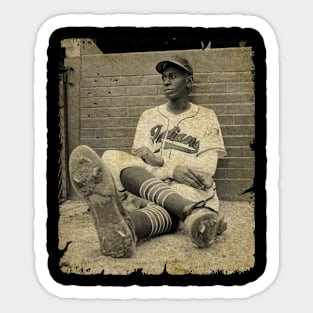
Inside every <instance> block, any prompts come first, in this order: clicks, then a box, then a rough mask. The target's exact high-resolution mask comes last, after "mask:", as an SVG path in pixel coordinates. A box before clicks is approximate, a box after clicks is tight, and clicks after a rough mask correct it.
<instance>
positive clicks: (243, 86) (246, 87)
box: [225, 82, 254, 93]
mask: <svg viewBox="0 0 313 313" xmlns="http://www.w3.org/2000/svg"><path fill="white" fill-rule="evenodd" d="M225 89H226V92H230V93H236V92H240V93H253V92H254V83H253V82H238V83H227V84H225Z"/></svg>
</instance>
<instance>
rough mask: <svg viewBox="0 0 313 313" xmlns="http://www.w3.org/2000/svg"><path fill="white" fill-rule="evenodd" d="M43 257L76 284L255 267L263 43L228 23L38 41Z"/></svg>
mask: <svg viewBox="0 0 313 313" xmlns="http://www.w3.org/2000/svg"><path fill="white" fill-rule="evenodd" d="M47 58H48V62H47V102H46V104H42V105H46V107H47V116H46V118H47V142H48V145H47V160H46V165H47V215H48V217H47V223H46V227H47V245H46V248H47V253H48V268H49V272H50V275H51V277H52V278H53V279H54V280H55V281H56V282H57V283H59V284H62V285H77V286H132V285H138V286H164V285H167V286H216V285H222V286H235V285H236V286H238V285H246V284H248V283H251V282H254V281H256V280H257V279H258V278H259V277H261V276H262V274H263V273H264V271H265V268H266V260H267V251H266V246H267V243H266V216H267V203H266V188H265V181H266V174H267V167H266V106H267V95H266V72H267V69H266V48H265V45H264V41H263V38H262V36H261V35H260V33H259V32H258V31H257V30H255V29H253V28H240V27H235V26H234V27H216V28H214V27H173V26H169V27H166V26H164V27H103V28H101V27H64V28H59V29H56V30H55V31H54V32H53V33H52V34H51V36H50V39H49V46H48V49H47Z"/></svg>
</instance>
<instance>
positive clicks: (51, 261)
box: [46, 27, 267, 286]
mask: <svg viewBox="0 0 313 313" xmlns="http://www.w3.org/2000/svg"><path fill="white" fill-rule="evenodd" d="M208 37H209V38H212V42H214V43H216V46H214V45H213V46H212V48H215V47H227V46H229V45H234V42H239V41H246V42H247V43H248V44H249V45H250V46H252V49H253V52H254V55H253V62H254V65H255V78H254V79H255V142H254V144H253V145H252V146H251V149H253V150H254V151H255V178H254V185H253V186H252V187H251V189H250V190H249V191H251V192H253V193H254V195H255V212H254V213H255V265H254V267H253V268H252V269H251V270H249V271H246V272H243V273H242V272H238V273H237V272H236V273H233V274H230V275H225V274H223V273H222V272H218V273H214V274H209V275H195V274H187V275H170V274H168V273H167V271H166V267H165V268H164V271H163V273H162V274H161V275H147V274H143V273H142V271H141V269H138V270H136V271H135V272H133V273H131V274H129V275H103V274H97V275H79V274H66V273H63V272H61V270H60V267H59V260H60V258H61V257H62V255H63V253H64V252H63V251H60V250H59V249H58V219H59V199H58V175H57V173H58V169H59V165H58V158H59V151H60V149H61V146H60V142H59V131H60V129H59V126H58V110H59V107H58V75H59V64H60V58H62V57H63V55H62V49H61V40H63V39H66V38H115V39H116V40H119V41H123V40H127V39H128V40H129V38H131V40H132V41H131V42H129V43H130V45H120V46H119V45H118V44H117V43H118V41H115V42H112V45H111V46H110V47H109V49H108V51H106V52H107V53H111V52H114V53H119V52H120V53H122V52H133V51H134V49H135V48H136V45H135V46H132V45H131V43H136V42H140V43H141V44H142V46H140V45H138V47H137V49H138V50H137V51H148V50H149V49H152V50H156V45H157V46H158V47H159V49H158V50H159V51H161V50H167V49H169V47H172V48H171V49H173V50H174V49H175V50H180V49H182V50H184V49H188V48H187V47H186V45H185V44H184V43H186V42H188V47H189V49H194V48H195V46H194V45H196V44H197V43H198V42H199V40H201V38H208ZM171 38H181V39H182V40H181V41H176V43H175V44H176V46H175V44H174V43H173V42H171V40H170V39H171ZM186 39H189V41H188V40H186ZM100 45H101V43H100ZM171 45H172V46H171ZM219 45H220V46H219ZM126 46H127V47H128V48H127V51H126V50H125V49H126V48H125V47H126ZM129 49H132V50H131V51H129ZM141 49H144V50H141ZM47 55H48V62H47V78H48V80H47V117H46V118H47V129H48V133H47V141H48V147H47V172H46V175H47V176H46V177H47V210H48V218H47V224H46V226H47V251H48V254H49V257H48V268H49V272H50V274H51V276H52V278H53V279H54V280H55V281H56V282H58V283H60V284H63V285H78V286H97V285H101V286H132V285H139V286H165V285H166V286H214V285H224V286H234V285H240V286H242V285H245V284H247V283H250V282H253V281H255V280H257V279H258V278H259V277H260V276H262V274H263V273H264V271H265V268H266V264H267V249H266V248H267V244H266V239H267V238H266V220H267V219H266V204H267V199H266V189H265V181H266V169H267V166H266V160H267V159H266V136H267V134H266V105H267V97H266V73H267V68H266V48H265V45H264V41H263V38H262V36H261V35H260V33H259V32H258V31H256V30H254V29H252V28H238V27H230V28H223V27H222V28H221V27H219V28H203V27H150V28H149V27H148V28H144V27H140V28H137V27H104V28H96V27H65V28H60V29H57V30H55V31H54V32H53V33H52V35H51V36H50V40H49V47H48V48H47Z"/></svg>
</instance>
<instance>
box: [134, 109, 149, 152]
mask: <svg viewBox="0 0 313 313" xmlns="http://www.w3.org/2000/svg"><path fill="white" fill-rule="evenodd" d="M150 128H151V125H150V118H149V112H148V111H146V112H143V113H142V114H141V116H140V118H139V121H138V123H137V127H136V132H135V136H134V141H133V146H132V152H133V151H134V150H136V149H139V148H142V147H147V148H149V149H152V142H151V139H150V138H149V135H148V134H149V129H150Z"/></svg>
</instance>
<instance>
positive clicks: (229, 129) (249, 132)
mask: <svg viewBox="0 0 313 313" xmlns="http://www.w3.org/2000/svg"><path fill="white" fill-rule="evenodd" d="M221 129H222V134H223V136H238V135H246V136H254V134H255V126H254V125H225V126H224V125H221Z"/></svg>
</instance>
